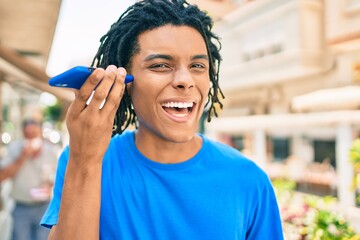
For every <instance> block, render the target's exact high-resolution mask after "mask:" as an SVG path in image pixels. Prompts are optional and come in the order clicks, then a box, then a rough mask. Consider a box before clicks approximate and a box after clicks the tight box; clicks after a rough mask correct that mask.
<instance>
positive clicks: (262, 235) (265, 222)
mask: <svg viewBox="0 0 360 240" xmlns="http://www.w3.org/2000/svg"><path fill="white" fill-rule="evenodd" d="M265 183H266V184H265V188H264V189H263V191H262V194H261V196H260V199H259V202H258V205H257V207H256V209H255V210H254V215H253V216H254V218H253V220H252V222H251V225H250V226H249V228H248V231H247V234H246V239H247V240H257V239H272V240H283V239H284V237H283V231H282V224H281V218H280V212H279V207H278V203H277V201H276V197H275V193H274V189H273V186H272V185H271V182H270V180H269V178H266V180H265Z"/></svg>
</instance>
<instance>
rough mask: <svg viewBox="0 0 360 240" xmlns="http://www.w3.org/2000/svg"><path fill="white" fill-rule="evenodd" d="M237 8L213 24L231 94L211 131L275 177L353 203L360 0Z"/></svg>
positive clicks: (240, 4)
mask: <svg viewBox="0 0 360 240" xmlns="http://www.w3.org/2000/svg"><path fill="white" fill-rule="evenodd" d="M233 3H234V4H235V5H236V8H234V10H233V11H231V12H230V13H227V14H226V15H224V16H223V17H222V18H219V20H218V21H217V22H216V24H215V27H216V31H217V33H218V35H219V36H220V37H221V38H222V56H223V62H222V66H221V72H220V81H221V87H222V90H223V91H224V93H225V96H226V98H225V99H224V110H223V111H222V113H221V117H220V118H218V119H214V120H213V121H212V122H211V123H210V124H208V125H207V126H206V129H207V133H208V134H209V135H212V136H213V137H214V138H219V137H222V138H223V139H227V141H228V143H230V144H232V145H234V146H235V147H237V148H238V149H239V150H241V151H243V152H244V153H245V154H249V155H250V156H251V157H252V158H253V159H254V160H255V161H256V162H257V163H258V164H259V165H260V166H262V167H263V168H264V169H266V170H267V171H268V172H269V174H270V176H272V175H273V176H274V177H276V176H277V175H284V174H285V175H287V176H289V175H290V177H293V178H295V179H298V180H299V182H301V181H303V182H304V183H305V184H310V185H313V186H315V185H318V186H324V187H328V188H329V189H330V190H331V191H332V193H334V194H336V195H337V196H338V197H339V200H340V202H341V203H343V204H346V205H350V206H354V205H355V197H354V195H355V193H354V192H351V191H349V186H350V185H351V181H352V177H353V170H352V166H351V165H350V163H349V160H348V155H349V149H350V146H351V144H352V142H353V140H354V139H355V138H357V137H360V110H359V109H360V1H359V0H337V1H333V0H253V1H233ZM210 13H211V12H210ZM224 137H225V138H224ZM229 140H230V142H229ZM294 159H296V160H297V161H298V165H296V167H295V168H294V167H293V168H292V169H293V170H291V167H290V165H291V164H290V162H292V161H293V160H294ZM281 164H283V165H286V167H287V168H286V169H285V170H284V169H283V170H281V171H283V172H279V171H278V170H276V169H277V168H276V166H277V165H281ZM324 166H327V168H326V169H325V170H324ZM309 167H311V169H310V170H309ZM319 169H320V170H319ZM284 171H285V173H284ZM291 172H292V173H291Z"/></svg>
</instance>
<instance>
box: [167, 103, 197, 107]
mask: <svg viewBox="0 0 360 240" xmlns="http://www.w3.org/2000/svg"><path fill="white" fill-rule="evenodd" d="M193 105H194V103H193V102H167V103H164V104H162V106H163V107H176V108H188V107H192V106H193Z"/></svg>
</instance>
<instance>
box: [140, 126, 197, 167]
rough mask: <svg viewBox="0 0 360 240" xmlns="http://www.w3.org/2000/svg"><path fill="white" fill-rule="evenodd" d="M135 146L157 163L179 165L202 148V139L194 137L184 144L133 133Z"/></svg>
mask: <svg viewBox="0 0 360 240" xmlns="http://www.w3.org/2000/svg"><path fill="white" fill-rule="evenodd" d="M135 144H136V147H137V148H138V149H139V151H140V152H141V153H142V154H143V155H144V156H146V157H147V158H149V159H151V160H153V161H155V162H159V163H168V164H171V163H180V162H184V161H186V160H188V159H190V158H192V157H193V156H195V155H196V153H197V152H198V151H199V150H200V149H201V147H202V138H201V137H199V136H196V135H194V136H193V137H192V138H191V139H190V140H188V141H186V142H174V141H169V140H167V139H164V138H162V137H160V136H156V135H149V134H141V132H140V131H137V132H136V133H135Z"/></svg>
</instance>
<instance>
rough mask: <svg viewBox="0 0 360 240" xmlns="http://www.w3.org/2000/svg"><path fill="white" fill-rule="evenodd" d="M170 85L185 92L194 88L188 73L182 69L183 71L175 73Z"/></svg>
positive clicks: (193, 82)
mask: <svg viewBox="0 0 360 240" xmlns="http://www.w3.org/2000/svg"><path fill="white" fill-rule="evenodd" d="M172 85H173V87H174V88H176V89H182V90H184V91H186V90H189V89H191V88H193V87H194V86H195V81H194V79H193V76H192V75H191V73H190V71H189V70H188V69H186V68H184V69H179V70H178V71H176V72H175V76H174V80H173V82H172Z"/></svg>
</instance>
